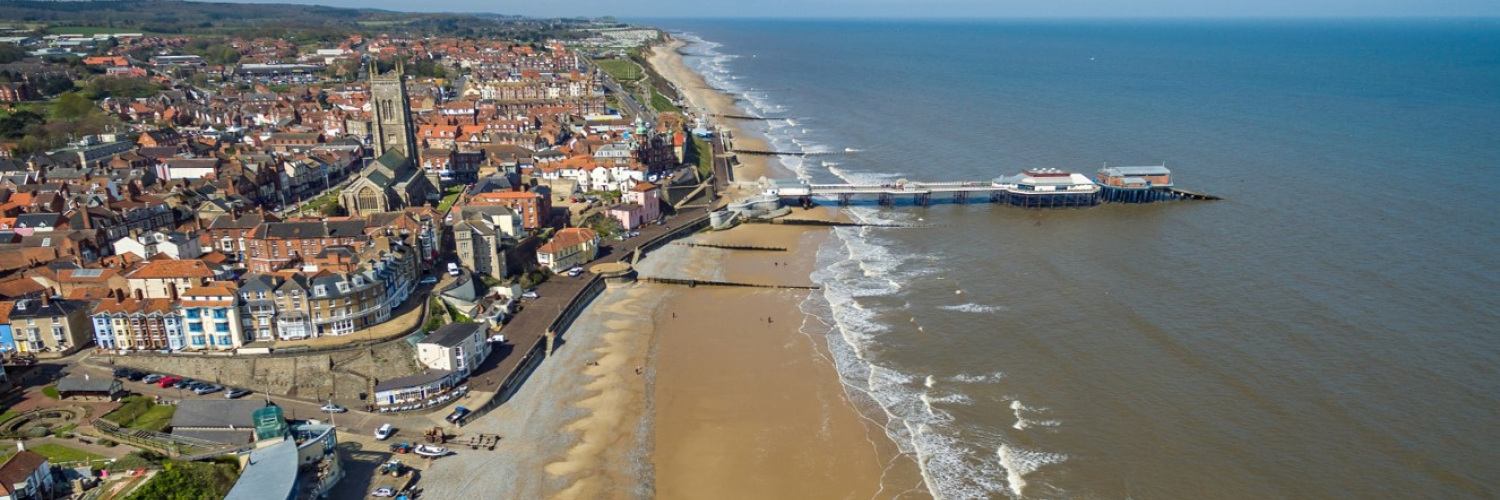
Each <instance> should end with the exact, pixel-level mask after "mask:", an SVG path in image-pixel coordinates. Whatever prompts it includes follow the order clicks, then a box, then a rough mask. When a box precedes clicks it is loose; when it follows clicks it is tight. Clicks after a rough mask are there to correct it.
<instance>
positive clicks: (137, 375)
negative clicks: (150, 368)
mask: <svg viewBox="0 0 1500 500" xmlns="http://www.w3.org/2000/svg"><path fill="white" fill-rule="evenodd" d="M147 375H149V374H148V373H146V372H143V371H140V370H130V374H129V375H126V376H125V379H126V380H129V381H131V382H140V381H141V380H143V379H145V378H146V376H147Z"/></svg>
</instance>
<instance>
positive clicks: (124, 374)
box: [115, 368, 135, 378]
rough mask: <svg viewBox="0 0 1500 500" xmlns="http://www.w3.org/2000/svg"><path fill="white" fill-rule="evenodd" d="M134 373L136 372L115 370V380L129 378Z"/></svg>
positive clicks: (124, 369)
mask: <svg viewBox="0 0 1500 500" xmlns="http://www.w3.org/2000/svg"><path fill="white" fill-rule="evenodd" d="M133 372H135V370H131V369H129V368H115V378H128V377H130V374H131V373H133Z"/></svg>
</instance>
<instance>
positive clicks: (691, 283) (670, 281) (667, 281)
mask: <svg viewBox="0 0 1500 500" xmlns="http://www.w3.org/2000/svg"><path fill="white" fill-rule="evenodd" d="M637 280H638V281H645V282H649V283H661V284H664V285H682V286H686V287H688V288H696V287H700V286H727V287H742V288H779V289H783V290H821V289H822V288H823V287H820V286H817V285H773V284H765V283H736V282H732V281H713V280H693V279H682V278H651V277H643V278H638V279H637Z"/></svg>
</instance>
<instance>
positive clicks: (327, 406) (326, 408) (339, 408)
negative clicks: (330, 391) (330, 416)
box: [318, 403, 349, 413]
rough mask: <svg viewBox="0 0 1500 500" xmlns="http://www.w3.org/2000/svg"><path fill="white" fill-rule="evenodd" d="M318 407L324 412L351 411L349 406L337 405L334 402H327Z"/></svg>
mask: <svg viewBox="0 0 1500 500" xmlns="http://www.w3.org/2000/svg"><path fill="white" fill-rule="evenodd" d="M318 409H319V410H321V411H322V412H323V413H343V412H346V411H349V409H348V408H344V407H342V406H339V405H336V404H333V403H328V404H325V405H323V406H321V407H319V408H318Z"/></svg>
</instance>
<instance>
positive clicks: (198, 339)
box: [193, 336, 203, 347]
mask: <svg viewBox="0 0 1500 500" xmlns="http://www.w3.org/2000/svg"><path fill="white" fill-rule="evenodd" d="M193 345H195V346H198V347H203V337H201V336H194V337H193Z"/></svg>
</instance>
